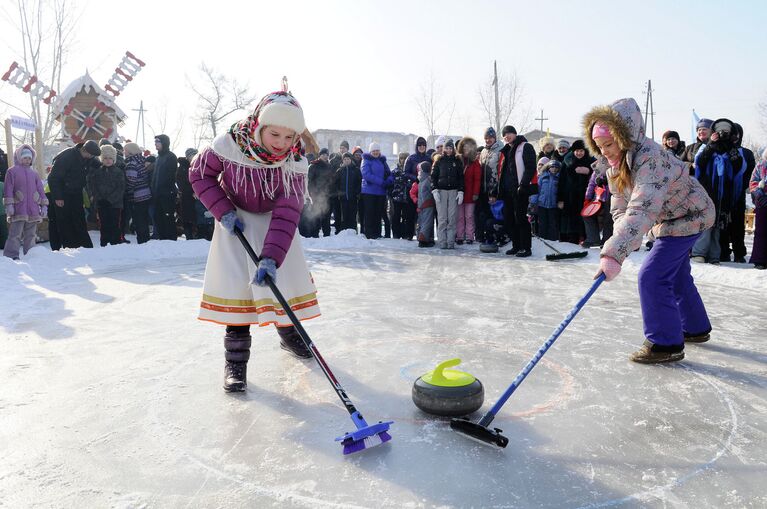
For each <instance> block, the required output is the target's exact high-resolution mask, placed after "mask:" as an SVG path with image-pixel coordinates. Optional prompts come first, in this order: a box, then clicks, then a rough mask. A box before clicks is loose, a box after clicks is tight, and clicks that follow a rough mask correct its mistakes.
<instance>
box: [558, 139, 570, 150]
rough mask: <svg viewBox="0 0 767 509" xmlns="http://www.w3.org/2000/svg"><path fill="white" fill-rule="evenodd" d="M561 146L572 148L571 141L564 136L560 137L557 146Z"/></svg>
mask: <svg viewBox="0 0 767 509" xmlns="http://www.w3.org/2000/svg"><path fill="white" fill-rule="evenodd" d="M559 147H565V148H570V142H569V141H567V140H566V139H564V138H560V139H559V140H557V148H559Z"/></svg>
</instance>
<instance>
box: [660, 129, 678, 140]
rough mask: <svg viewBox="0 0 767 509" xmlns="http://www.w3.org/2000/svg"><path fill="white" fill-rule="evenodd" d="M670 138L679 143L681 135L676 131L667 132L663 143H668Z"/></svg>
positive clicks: (664, 134)
mask: <svg viewBox="0 0 767 509" xmlns="http://www.w3.org/2000/svg"><path fill="white" fill-rule="evenodd" d="M669 138H676V139H677V141H678V140H679V133H678V132H676V131H666V132H665V133H663V141H666V140H667V139H669Z"/></svg>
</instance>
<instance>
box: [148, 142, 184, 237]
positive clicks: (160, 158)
mask: <svg viewBox="0 0 767 509" xmlns="http://www.w3.org/2000/svg"><path fill="white" fill-rule="evenodd" d="M154 146H155V148H156V149H157V160H156V161H155V163H154V171H153V172H152V180H151V184H150V186H151V188H152V199H153V200H154V226H155V228H156V229H157V232H158V238H159V239H160V240H176V237H177V233H176V221H175V213H176V193H177V191H176V170H177V169H178V158H176V154H174V153H173V152H171V151H170V138H168V136H166V135H164V134H160V135H157V136H155V139H154Z"/></svg>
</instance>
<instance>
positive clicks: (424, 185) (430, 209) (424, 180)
mask: <svg viewBox="0 0 767 509" xmlns="http://www.w3.org/2000/svg"><path fill="white" fill-rule="evenodd" d="M416 186H417V187H416ZM413 188H414V189H417V191H416V192H417V193H418V196H417V201H416V205H417V208H418V236H417V237H418V247H434V210H435V207H436V204H435V203H434V195H433V194H432V191H431V163H430V162H429V161H423V162H421V163H419V164H418V182H416V183H415V184H413ZM411 192H412V189H411ZM411 198H412V194H411Z"/></svg>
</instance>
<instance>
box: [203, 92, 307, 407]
mask: <svg viewBox="0 0 767 509" xmlns="http://www.w3.org/2000/svg"><path fill="white" fill-rule="evenodd" d="M304 128H305V125H304V113H303V110H302V109H301V106H300V105H299V103H298V101H296V99H295V98H294V97H293V95H291V94H290V93H289V92H287V91H286V90H283V91H281V92H273V93H271V94H268V95H266V96H265V97H264V98H263V99H261V101H260V102H259V103H258V106H256V109H255V111H254V112H253V114H252V115H249V116H248V117H247V118H245V119H244V120H242V121H240V122H236V123H234V124H233V125H232V126H231V127H230V128H229V129H228V130H227V131H226V132H224V133H222V134H220V135H218V136H217V137H216V138H214V140H213V143H212V144H211V146H209V147H207V148H205V149H204V150H203V151H202V152H201V153H200V154H199V155H198V156H197V157H195V158H194V161H192V166H191V168H190V170H189V180H190V182H191V183H192V188H193V189H194V194H196V195H197V196H198V197H199V199H200V201H201V202H202V203H203V205H205V207H206V208H207V209H208V210H209V211H210V212H211V214H213V216H214V217H215V218H216V219H217V222H216V227H215V230H214V232H213V240H212V242H211V245H210V253H209V254H208V263H207V265H206V267H205V282H204V286H203V296H202V302H201V304H200V312H199V319H200V320H206V321H211V322H215V323H219V324H222V325H225V326H226V334H225V335H224V348H225V349H226V354H225V359H226V364H225V367H224V390H225V391H227V392H241V391H244V390H245V389H246V387H247V363H248V360H249V359H250V346H251V336H250V325H251V324H258V325H259V326H261V327H265V326H267V325H276V326H277V332H278V334H279V336H280V346H281V347H282V348H283V349H285V350H287V351H288V352H290V353H291V354H293V355H295V356H296V357H299V358H303V359H306V358H311V352H309V350H308V349H307V348H306V346H305V345H304V343H303V341H302V339H301V336H300V335H299V334H298V331H297V330H296V329H295V327H294V326H293V324H292V322H291V321H290V318H289V317H288V316H287V315H286V313H285V311H284V310H283V309H282V306H281V305H280V304H279V302H277V301H276V300H275V297H274V295H272V291H271V290H270V289H269V287H268V285H267V276H268V277H269V278H270V279H271V280H272V281H274V282H275V284H277V285H278V286H279V289H280V291H281V292H282V294H283V295H284V297H285V300H287V302H289V303H290V306H291V309H292V310H293V312H294V313H295V315H296V316H297V317H298V319H299V320H308V319H310V318H314V317H316V316H319V314H320V310H319V306H318V304H317V296H316V288H315V287H314V282H313V281H312V277H311V274H309V269H308V268H307V266H306V260H305V259H304V254H303V250H302V248H301V237H300V236H298V235H296V234H295V233H296V229H297V227H298V220H299V218H300V216H301V208H302V206H303V203H304V194H305V193H306V185H307V173H308V170H309V164H308V162H307V160H306V158H305V157H303V156H301V138H300V135H301V133H302V132H303V131H304ZM235 228H238V229H239V230H240V231H242V232H243V234H244V236H245V237H246V238H247V239H248V241H249V243H250V244H251V246H253V249H254V250H255V251H256V253H258V254H259V255H260V256H261V262H260V263H259V264H258V266H255V265H254V264H253V262H252V261H251V259H250V257H249V256H248V254H247V252H246V251H245V249H244V247H243V246H242V244H241V243H240V241H239V239H238V238H237V237H236V236H235Z"/></svg>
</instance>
